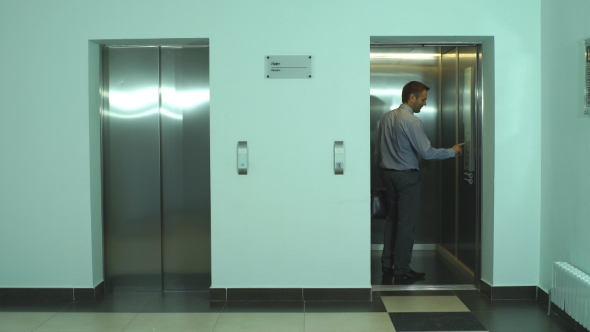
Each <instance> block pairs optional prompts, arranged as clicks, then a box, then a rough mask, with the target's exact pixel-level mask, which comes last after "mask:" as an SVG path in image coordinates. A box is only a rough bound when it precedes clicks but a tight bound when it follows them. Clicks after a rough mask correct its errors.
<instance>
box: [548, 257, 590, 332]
mask: <svg viewBox="0 0 590 332" xmlns="http://www.w3.org/2000/svg"><path fill="white" fill-rule="evenodd" d="M551 302H553V303H555V305H557V306H558V307H559V308H561V309H562V310H563V311H565V312H566V313H567V314H568V315H570V316H571V317H572V318H573V319H575V320H576V321H577V322H578V323H579V324H580V325H582V326H583V327H585V328H588V327H589V326H590V276H589V275H587V274H586V273H584V272H582V271H581V270H579V269H577V268H576V267H574V266H573V265H571V264H569V263H565V262H555V264H554V265H553V282H552V288H551V290H549V312H550V311H551Z"/></svg>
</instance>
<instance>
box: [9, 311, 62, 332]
mask: <svg viewBox="0 0 590 332" xmlns="http://www.w3.org/2000/svg"><path fill="white" fill-rule="evenodd" d="M53 315H55V312H0V331H11V332H13V331H14V332H19V331H33V330H34V329H35V328H37V327H38V326H40V325H41V324H43V323H44V322H46V321H47V320H48V319H50V318H51V317H52V316H53Z"/></svg>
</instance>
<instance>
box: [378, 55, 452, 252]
mask: <svg viewBox="0 0 590 332" xmlns="http://www.w3.org/2000/svg"><path fill="white" fill-rule="evenodd" d="M438 58H439V52H438V48H437V47H391V48H383V47H375V48H371V97H370V100H371V103H370V108H371V110H370V112H371V114H370V121H371V124H370V125H371V187H372V188H380V187H381V186H382V183H381V179H380V177H379V175H378V171H377V170H378V165H376V164H375V157H374V151H375V142H376V139H377V132H378V129H379V128H378V125H379V121H380V120H381V117H382V116H383V115H384V114H385V113H386V112H388V111H390V110H391V109H394V108H398V107H399V106H400V104H401V103H402V96H401V94H402V88H403V87H404V85H405V84H406V83H408V82H410V81H420V82H423V83H424V84H426V85H427V86H428V87H430V88H431V89H430V91H429V92H428V100H427V106H425V107H423V108H422V111H421V112H420V113H419V114H416V116H417V117H419V118H420V119H421V120H422V123H423V124H424V131H425V132H426V135H427V136H428V139H429V140H430V142H431V144H432V146H434V147H438V146H439V142H438V127H439V125H438V118H439V117H438V105H439V103H438V89H439V87H438V85H439V79H438V75H439V63H438ZM439 167H440V165H439V162H438V161H427V160H420V170H421V171H420V176H421V182H420V190H421V200H420V220H419V224H418V225H417V227H416V238H415V239H416V240H415V243H416V244H434V243H437V242H438V233H439V212H440V206H439V182H440V181H439V173H440V171H439ZM383 224H384V221H383V220H380V219H372V221H371V243H372V244H383Z"/></svg>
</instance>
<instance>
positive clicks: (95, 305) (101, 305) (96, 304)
mask: <svg viewBox="0 0 590 332" xmlns="http://www.w3.org/2000/svg"><path fill="white" fill-rule="evenodd" d="M159 294H161V293H159V292H158V293H156V292H119V293H107V294H105V296H104V297H103V298H99V299H96V300H88V301H74V302H72V303H71V304H70V305H68V306H67V307H65V308H64V309H63V310H62V311H63V312H128V313H138V312H141V310H142V309H143V308H144V307H145V306H146V304H147V303H148V302H149V301H150V300H151V299H152V298H153V297H154V296H156V295H159Z"/></svg>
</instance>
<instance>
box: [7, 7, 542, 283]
mask: <svg viewBox="0 0 590 332" xmlns="http://www.w3.org/2000/svg"><path fill="white" fill-rule="evenodd" d="M404 3H405V1H398V0H395V1H392V0H389V1H380V0H371V1H365V2H358V1H341V2H335V1H327V0H320V1H318V0H314V1H312V0H305V1H272V2H271V1H188V0H187V1H180V0H178V1H167V2H162V1H155V0H154V1H115V0H104V1H100V2H94V1H66V0H62V1H59V0H55V1H41V0H37V1H33V0H24V1H16V0H14V1H12V0H11V1H2V2H0V45H2V49H3V53H2V61H0V73H2V75H0V99H1V100H2V101H3V102H2V107H3V110H4V112H3V113H2V118H1V120H0V151H1V153H2V159H0V174H2V176H1V177H0V188H1V189H0V223H1V229H2V232H1V233H0V271H1V272H0V287H92V286H94V285H96V284H97V283H98V282H100V274H101V273H102V270H101V264H102V262H101V261H100V250H102V249H101V246H100V243H98V240H99V239H100V238H99V237H97V236H96V228H97V227H96V226H97V223H96V218H97V213H96V209H95V208H96V201H94V204H95V205H91V201H92V199H93V197H96V196H97V195H96V192H93V193H92V195H91V183H94V184H96V176H95V174H94V173H93V174H92V176H91V172H90V169H91V167H90V166H91V160H92V163H93V164H92V165H93V167H94V168H93V169H94V170H95V169H96V158H95V154H94V151H91V147H93V148H92V149H94V148H95V147H96V137H95V136H91V135H94V134H95V133H96V131H95V129H96V128H95V127H93V128H92V131H90V127H91V125H92V126H95V125H96V121H95V118H93V117H89V111H88V108H89V107H88V105H89V94H88V89H89V86H88V84H89V83H88V82H89V76H88V72H89V70H88V66H89V62H88V61H89V55H88V40H92V39H141V38H210V41H211V48H210V51H211V53H210V56H211V67H210V68H211V72H210V75H211V171H212V175H211V184H212V193H211V194H212V261H213V263H212V264H213V271H212V277H213V284H212V287H369V286H370V275H369V272H370V271H369V268H370V266H369V265H370V260H369V250H370V219H369V217H368V212H369V197H368V193H369V174H370V170H369V153H370V151H369V126H368V124H369V38H370V36H461V35H473V36H493V38H494V39H493V40H494V49H495V55H494V67H493V68H495V77H494V80H495V83H494V84H495V86H494V88H495V92H494V93H495V98H494V99H493V100H492V101H487V102H486V103H487V105H494V106H495V109H493V110H492V109H491V108H489V109H487V110H486V111H487V112H488V113H487V114H486V116H492V117H493V118H494V122H495V132H494V133H493V135H491V134H490V135H489V136H487V137H488V138H489V137H494V141H493V142H484V143H485V144H486V146H495V149H496V151H495V160H494V164H493V167H495V174H494V176H493V177H490V178H491V179H493V180H491V181H489V182H490V183H488V187H489V186H490V185H493V186H494V188H493V191H491V190H490V191H489V192H488V194H489V193H493V195H494V196H493V199H492V198H489V196H488V200H487V201H486V202H485V203H484V206H487V207H489V208H491V209H493V211H490V209H487V210H486V211H484V214H485V215H486V216H487V217H486V220H484V223H485V225H484V229H486V232H493V234H484V237H485V238H487V239H490V240H491V239H493V241H494V242H493V243H486V244H485V247H484V250H487V251H486V252H484V257H485V261H484V278H485V279H486V280H487V281H488V282H490V283H493V284H494V285H536V284H537V283H538V270H539V220H540V170H541V169H540V161H541V156H540V139H541V137H540V129H541V119H540V117H539V109H540V108H541V103H540V98H541V93H540V85H541V84H540V51H541V49H540V29H539V26H540V3H538V1H535V0H526V1H518V2H515V1H509V0H497V1H478V2H473V1H467V0H454V1H435V0H429V1H422V2H421V4H420V5H419V6H418V5H412V6H410V7H408V6H406V5H404ZM506 8H510V10H509V11H507V10H506ZM267 54H276V55H279V54H310V55H313V56H314V57H315V61H314V66H315V69H314V71H315V78H314V79H311V80H281V81H278V80H265V79H263V76H262V74H263V56H264V55H267ZM484 61H485V60H484ZM523 91H527V95H526V97H523ZM486 97H489V98H491V97H493V96H486ZM91 137H92V139H91ZM239 140H247V141H248V143H249V147H250V151H251V165H250V166H251V168H250V171H249V174H248V175H247V176H238V175H237V174H236V171H235V149H236V143H237V141H239ZM335 140H343V141H344V142H345V145H346V153H347V155H346V161H347V169H346V172H345V174H344V175H343V176H335V175H333V172H332V170H331V168H330V167H331V162H332V155H331V149H332V145H333V142H334V141H335ZM516 161H518V162H516ZM91 206H94V210H93V209H92V208H91ZM92 216H93V217H94V220H95V222H94V223H93V222H92ZM492 216H493V217H494V221H492V220H491V217H492ZM492 222H493V225H492ZM93 231H94V233H95V235H94V237H93V235H92V232H93ZM93 241H94V243H93ZM97 251H98V252H97ZM489 251H492V252H489ZM492 267H493V268H492Z"/></svg>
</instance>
